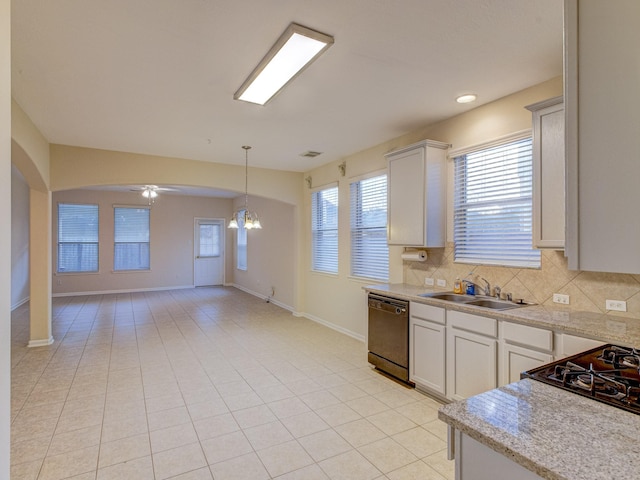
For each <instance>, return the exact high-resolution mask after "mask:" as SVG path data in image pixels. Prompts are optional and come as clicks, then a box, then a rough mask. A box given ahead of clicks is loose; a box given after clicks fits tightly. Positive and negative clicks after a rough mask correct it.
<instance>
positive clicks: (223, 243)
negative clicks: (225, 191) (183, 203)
mask: <svg viewBox="0 0 640 480" xmlns="http://www.w3.org/2000/svg"><path fill="white" fill-rule="evenodd" d="M203 220H204V221H207V222H217V223H219V224H220V226H221V230H220V258H221V259H222V262H221V263H222V266H221V268H222V285H223V286H224V285H226V284H227V241H226V240H227V239H226V235H225V230H226V228H225V227H226V219H224V218H219V217H194V218H193V248H192V251H193V256H192V257H191V260H192V262H193V263H192V265H193V285H194V287H195V286H196V260H197V259H198V251H197V248H198V246H199V240H198V241H197V240H196V238H197V236H198V235H199V233H200V232H199V230H198V225H199V222H201V221H203Z"/></svg>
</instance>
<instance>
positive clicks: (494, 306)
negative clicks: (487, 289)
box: [420, 292, 529, 310]
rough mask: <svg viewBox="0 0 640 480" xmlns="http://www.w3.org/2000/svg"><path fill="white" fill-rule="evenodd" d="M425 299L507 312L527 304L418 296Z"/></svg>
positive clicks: (450, 295)
mask: <svg viewBox="0 0 640 480" xmlns="http://www.w3.org/2000/svg"><path fill="white" fill-rule="evenodd" d="M420 296H421V297H425V298H433V299H435V300H445V301H447V302H453V303H460V304H463V305H469V306H474V307H482V308H490V309H491V310H509V309H510V308H519V307H526V306H527V305H529V304H527V303H514V302H508V301H503V300H497V299H493V298H489V297H485V298H478V297H476V296H473V295H463V294H460V293H453V292H435V293H423V294H421V295H420Z"/></svg>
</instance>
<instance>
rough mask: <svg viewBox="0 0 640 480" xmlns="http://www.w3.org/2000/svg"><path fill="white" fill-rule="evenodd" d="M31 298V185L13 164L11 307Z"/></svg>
mask: <svg viewBox="0 0 640 480" xmlns="http://www.w3.org/2000/svg"><path fill="white" fill-rule="evenodd" d="M27 300H29V186H28V185H27V182H26V181H25V179H24V177H23V176H22V174H21V173H20V171H19V170H18V169H17V168H16V167H15V166H14V165H12V166H11V309H12V310H13V309H15V308H16V307H19V306H20V305H22V304H23V303H25V302H26V301H27Z"/></svg>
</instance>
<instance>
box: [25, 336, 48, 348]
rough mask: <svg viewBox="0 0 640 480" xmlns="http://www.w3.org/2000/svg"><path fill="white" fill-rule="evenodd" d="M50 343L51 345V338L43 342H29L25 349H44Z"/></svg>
mask: <svg viewBox="0 0 640 480" xmlns="http://www.w3.org/2000/svg"><path fill="white" fill-rule="evenodd" d="M52 343H53V337H49V338H48V339H44V340H29V343H28V344H27V347H29V348H32V347H46V346H48V345H51V344H52Z"/></svg>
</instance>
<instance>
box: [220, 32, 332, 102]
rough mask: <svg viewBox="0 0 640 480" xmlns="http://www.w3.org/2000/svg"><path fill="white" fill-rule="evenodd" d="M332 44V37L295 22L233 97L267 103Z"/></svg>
mask: <svg viewBox="0 0 640 480" xmlns="http://www.w3.org/2000/svg"><path fill="white" fill-rule="evenodd" d="M331 45H333V37H331V36H329V35H325V34H324V33H320V32H316V31H315V30H311V29H310V28H307V27H303V26H302V25H298V24H297V23H292V24H291V25H289V27H287V29H286V30H285V31H284V33H283V34H282V35H281V36H280V38H279V39H278V41H277V42H276V43H275V45H274V46H273V47H271V50H269V52H268V53H267V54H266V55H265V57H264V58H263V59H262V60H261V61H260V63H259V64H258V66H257V67H256V68H255V69H254V70H253V72H251V75H249V77H248V78H247V79H246V80H245V81H244V83H243V84H242V86H241V87H240V89H239V90H238V91H237V92H236V93H235V95H234V96H233V98H235V99H236V100H242V101H245V102H250V103H257V104H258V105H264V104H265V103H267V102H268V101H269V100H270V99H271V98H272V97H273V96H274V95H275V94H276V93H278V92H279V91H280V90H281V89H282V88H283V87H284V86H285V85H286V84H287V83H289V82H290V81H291V80H293V79H294V78H295V77H296V76H298V75H299V74H300V72H302V71H303V70H304V69H305V68H306V67H307V66H309V65H310V64H311V62H313V61H314V60H315V59H316V58H318V57H319V56H320V54H321V53H322V52H324V51H325V50H326V49H327V48H329V47H330V46H331Z"/></svg>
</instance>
